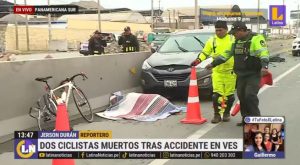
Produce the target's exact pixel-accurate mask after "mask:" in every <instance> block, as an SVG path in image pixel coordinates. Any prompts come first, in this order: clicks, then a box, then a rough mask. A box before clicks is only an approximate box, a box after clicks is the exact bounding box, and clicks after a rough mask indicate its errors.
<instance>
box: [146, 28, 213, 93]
mask: <svg viewBox="0 0 300 165" xmlns="http://www.w3.org/2000/svg"><path fill="white" fill-rule="evenodd" d="M213 34H214V32H213V31H207V30H202V29H197V30H187V31H182V32H178V33H174V34H171V35H170V36H169V38H168V39H167V40H166V41H165V42H164V43H163V45H162V46H161V47H160V48H159V49H158V50H157V51H156V52H155V53H154V54H152V55H151V56H150V57H149V58H148V59H146V60H145V61H144V63H143V65H142V73H141V84H142V88H143V90H144V92H145V93H160V92H163V91H167V90H169V89H172V90H181V89H183V90H186V89H188V87H189V79H190V72H191V66H190V65H191V63H192V62H193V61H194V60H195V59H196V58H197V57H198V55H199V53H200V52H201V50H202V49H203V47H204V45H205V42H206V41H207V40H208V39H209V37H211V36H213ZM197 81H198V86H199V87H200V89H201V93H202V94H204V95H209V96H210V95H211V94H212V81H211V71H210V70H206V69H201V68H197Z"/></svg>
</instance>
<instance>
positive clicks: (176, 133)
mask: <svg viewBox="0 0 300 165" xmlns="http://www.w3.org/2000/svg"><path fill="white" fill-rule="evenodd" d="M280 49H282V48H280ZM281 57H284V58H286V62H283V63H271V64H270V70H271V72H272V73H273V78H274V79H275V80H278V81H277V82H276V83H275V84H274V85H273V86H272V87H270V88H268V89H267V90H265V91H264V92H263V93H261V94H260V96H259V98H260V109H261V112H262V115H266V116H276V115H278V116H285V117H286V136H287V137H286V145H285V146H286V148H285V149H286V159H284V160H255V164H264V165H268V164H270V165H276V164H278V165H279V164H280V165H282V164H285V165H289V164H296V162H297V160H298V157H297V156H298V155H299V154H298V153H299V152H298V150H297V149H298V148H300V144H299V143H298V139H299V132H298V131H297V130H298V123H299V120H298V117H299V116H300V114H299V113H300V112H299V108H298V107H300V102H299V100H300V95H299V93H298V92H299V91H300V67H298V66H299V65H298V64H299V62H300V57H292V56H291V53H284V54H282V55H281ZM295 66H297V68H294V70H293V71H292V72H290V73H289V74H287V75H285V77H282V74H284V73H285V72H287V71H288V70H290V69H291V68H293V67H295ZM279 76H281V77H282V78H281V79H278V77H279ZM276 78H277V79H276ZM172 102H173V103H175V104H176V105H185V104H186V100H185V99H181V100H180V99H179V100H178V99H177V100H172ZM201 110H202V116H203V117H204V118H207V119H208V121H210V119H211V118H212V116H213V111H212V103H211V102H210V101H208V100H201ZM184 117H185V114H184V113H182V114H178V115H174V116H170V117H168V118H167V119H164V120H160V121H157V122H137V121H129V120H123V121H110V120H106V119H102V118H98V117H96V121H95V122H93V123H89V124H88V123H85V122H82V121H75V123H73V125H74V129H75V130H87V129H89V130H112V132H113V138H188V137H190V136H191V135H196V136H197V137H198V138H242V127H237V126H235V124H236V123H237V122H238V121H240V120H241V117H240V116H239V115H237V116H236V117H233V118H232V119H231V122H228V123H220V124H217V125H213V124H211V123H210V122H207V123H205V124H202V125H185V124H181V123H180V120H181V119H183V118H184ZM0 149H1V151H0V152H1V154H0V161H1V162H3V163H4V162H5V164H14V165H35V164H44V165H47V164H51V160H14V158H13V153H12V151H13V143H12V141H10V142H7V143H4V144H1V145H0ZM294 162H295V163H294ZM149 163H151V164H153V165H154V164H155V165H160V164H167V165H182V164H208V165H214V164H218V165H219V164H230V165H232V164H244V165H247V164H249V165H250V164H253V161H250V160H226V161H224V160H147V159H143V160H76V164H77V165H98V164H111V165H114V164H123V165H131V164H139V165H144V164H149Z"/></svg>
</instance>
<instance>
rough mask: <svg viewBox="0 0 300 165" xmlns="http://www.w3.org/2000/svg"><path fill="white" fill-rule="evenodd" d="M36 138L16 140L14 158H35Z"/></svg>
mask: <svg viewBox="0 0 300 165" xmlns="http://www.w3.org/2000/svg"><path fill="white" fill-rule="evenodd" d="M36 144H37V141H36V140H16V141H15V159H36V158H37V145H36Z"/></svg>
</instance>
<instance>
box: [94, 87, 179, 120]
mask: <svg viewBox="0 0 300 165" xmlns="http://www.w3.org/2000/svg"><path fill="white" fill-rule="evenodd" d="M110 103H111V105H110V107H109V108H107V109H106V111H104V112H100V113H96V115H98V116H100V117H103V118H107V119H112V120H119V119H132V120H137V121H156V120H159V119H165V118H167V117H168V116H170V115H171V114H174V113H177V112H180V111H182V110H183V108H180V107H177V106H175V105H174V104H172V103H171V102H170V101H169V100H168V99H166V98H164V97H162V96H160V95H157V94H140V93H129V94H127V95H126V96H123V95H120V94H119V95H118V94H114V95H113V96H112V97H111V98H110Z"/></svg>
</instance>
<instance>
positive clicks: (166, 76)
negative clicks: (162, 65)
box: [153, 73, 190, 81]
mask: <svg viewBox="0 0 300 165" xmlns="http://www.w3.org/2000/svg"><path fill="white" fill-rule="evenodd" d="M153 76H154V77H155V78H156V79H157V80H158V81H164V80H177V81H184V80H186V79H187V78H188V77H189V76H190V74H189V73H184V74H153Z"/></svg>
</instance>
